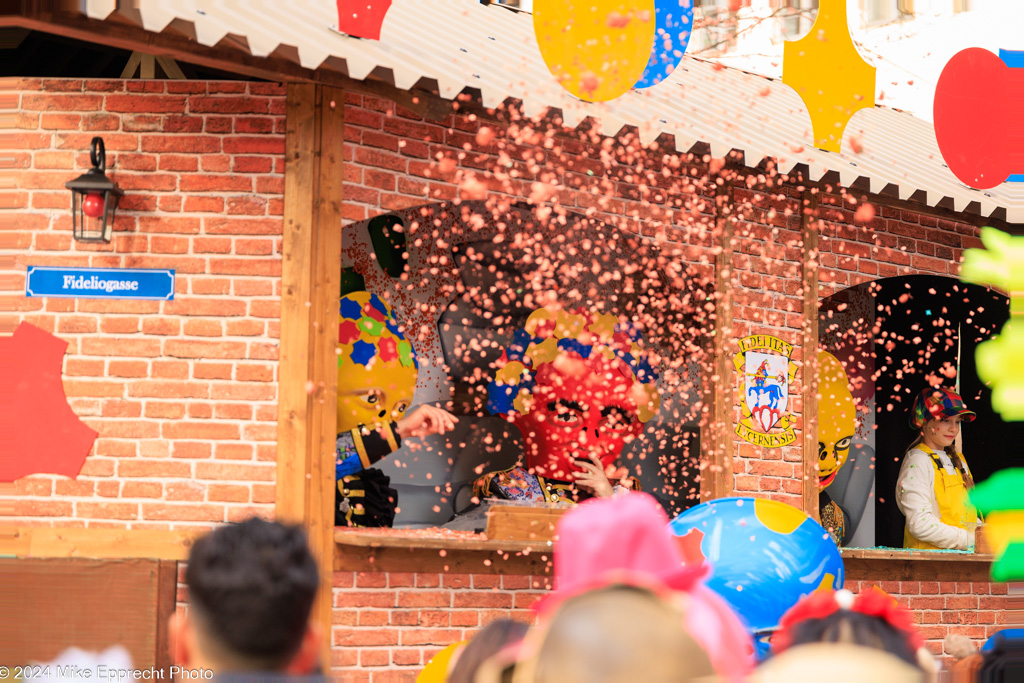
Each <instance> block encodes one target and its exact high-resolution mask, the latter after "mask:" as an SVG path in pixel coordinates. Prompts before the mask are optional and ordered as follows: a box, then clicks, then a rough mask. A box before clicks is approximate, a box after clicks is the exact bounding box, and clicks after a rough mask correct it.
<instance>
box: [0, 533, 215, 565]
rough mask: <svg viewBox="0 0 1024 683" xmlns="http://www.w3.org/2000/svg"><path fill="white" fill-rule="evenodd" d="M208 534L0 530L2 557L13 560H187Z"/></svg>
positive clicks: (0, 553)
mask: <svg viewBox="0 0 1024 683" xmlns="http://www.w3.org/2000/svg"><path fill="white" fill-rule="evenodd" d="M205 533H206V532H205V531H157V530H150V529H74V528H60V527H58V528H51V527H3V528H0V555H9V556H12V557H37V558H43V557H83V558H91V559H125V558H142V559H153V560H187V559H188V553H189V550H190V549H191V548H192V544H193V543H194V542H195V540H196V539H197V538H199V537H200V536H202V535H204V534H205Z"/></svg>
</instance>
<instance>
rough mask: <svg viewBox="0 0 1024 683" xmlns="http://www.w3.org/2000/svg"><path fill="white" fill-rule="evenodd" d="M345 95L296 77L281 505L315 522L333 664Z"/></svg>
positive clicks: (292, 517)
mask: <svg viewBox="0 0 1024 683" xmlns="http://www.w3.org/2000/svg"><path fill="white" fill-rule="evenodd" d="M343 103H344V96H343V93H342V92H341V90H339V89H337V88H329V87H325V86H319V85H313V84H308V83H290V84H289V85H288V93H287V103H286V133H285V198H284V245H283V254H282V256H283V265H282V274H281V279H282V290H281V360H280V364H279V367H280V374H279V390H278V396H279V398H278V446H277V498H276V513H277V519H278V520H280V521H282V522H288V523H293V524H298V523H301V524H302V525H303V526H304V527H305V528H306V531H307V533H308V535H309V544H310V547H311V549H312V550H313V554H314V556H315V557H316V558H317V562H318V563H319V565H320V582H321V590H320V593H319V594H318V596H317V600H316V603H315V604H314V608H313V620H314V622H315V623H317V624H319V625H320V627H321V628H322V629H323V634H324V648H323V653H324V666H325V667H329V666H330V658H329V655H330V632H331V584H332V571H333V565H334V440H335V414H336V412H337V379H338V377H337V367H338V366H337V356H336V353H335V349H336V347H337V344H338V325H337V318H338V310H337V307H338V304H337V301H338V293H339V292H340V289H341V189H342V187H341V185H342V160H341V150H342V140H343V135H344V130H343V123H344V121H343V111H344V109H343Z"/></svg>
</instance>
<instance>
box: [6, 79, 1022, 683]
mask: <svg viewBox="0 0 1024 683" xmlns="http://www.w3.org/2000/svg"><path fill="white" fill-rule="evenodd" d="M0 98H2V101H3V102H4V103H5V105H4V108H5V109H8V110H10V111H11V112H12V113H13V114H14V115H15V116H16V117H17V127H18V130H17V131H16V132H15V134H14V135H13V136H12V138H11V139H12V144H11V148H12V149H13V150H14V152H13V158H14V162H15V167H16V171H17V172H16V175H15V183H16V186H15V189H13V190H7V191H3V192H2V196H3V203H4V204H3V205H4V207H5V208H9V209H12V210H13V213H14V216H15V220H14V221H13V224H12V225H10V226H9V227H5V229H4V230H3V231H0V290H2V291H0V324H2V325H3V330H2V333H5V334H7V333H10V331H12V330H13V328H14V327H15V326H16V325H17V324H18V323H19V322H20V321H26V322H30V323H32V324H34V325H38V326H39V327H42V328H43V329H46V330H48V331H50V332H52V333H54V334H56V335H57V336H59V337H60V338H62V339H64V340H65V341H67V342H69V348H68V353H67V356H66V359H65V366H64V376H65V389H66V392H67V395H68V398H69V402H70V404H71V405H72V407H73V408H74V409H75V411H76V413H77V414H78V415H79V416H81V417H82V419H83V420H84V421H85V422H86V423H87V424H89V425H90V426H91V427H93V428H95V429H97V430H98V431H99V432H100V438H99V439H98V440H97V442H96V445H95V447H94V449H93V452H92V453H91V454H90V457H89V458H88V460H87V461H86V464H85V467H84V469H83V471H82V474H81V476H79V477H78V478H77V479H76V480H68V479H66V478H63V477H54V476H47V475H39V476H33V477H27V478H25V479H23V480H20V481H19V482H17V483H16V484H15V486H14V487H13V491H9V490H7V489H0V502H4V503H8V504H10V503H13V508H14V518H13V519H10V520H7V522H8V523H12V522H13V523H17V524H25V525H44V526H88V527H93V528H96V527H108V526H109V527H124V526H129V527H131V528H139V529H167V528H172V529H181V528H188V527H194V526H209V525H211V524H215V523H221V522H230V521H235V520H238V519H242V518H244V517H246V516H248V515H251V514H259V515H265V516H271V515H272V514H273V504H274V481H275V440H276V422H275V420H276V414H277V413H276V411H277V404H276V399H277V381H278V374H277V368H278V365H277V357H278V356H277V354H278V343H277V340H278V339H279V337H280V329H279V314H280V294H281V277H280V275H281V243H282V240H281V234H282V214H283V197H282V193H283V187H284V178H283V172H284V157H283V152H284V103H285V99H284V87H283V86H280V85H276V84H264V83H240V82H223V83H222V82H194V81H180V82H175V81H84V82H83V81H81V80H76V81H38V80H23V81H17V82H14V83H13V84H12V87H11V88H9V89H7V90H5V91H3V92H2V93H0ZM345 107H346V110H345V117H346V130H345V137H346V145H345V149H344V160H345V162H346V163H345V171H344V172H345V186H344V198H343V199H344V203H343V214H344V217H345V218H346V219H349V220H362V219H365V218H367V217H370V216H372V215H376V214H379V213H382V212H387V211H389V210H394V209H399V208H405V207H409V206H416V205H420V204H424V203H428V202H431V201H440V200H445V199H453V198H455V197H456V196H458V194H459V192H460V184H459V183H460V182H463V181H464V178H465V174H468V173H476V174H478V178H479V180H480V181H482V182H484V183H486V185H487V187H488V188H489V189H490V190H491V193H492V196H495V195H504V196H506V197H508V198H509V199H512V198H515V199H525V198H528V197H530V196H531V194H534V195H536V194H537V193H543V192H544V191H545V188H544V187H543V185H542V184H543V183H553V184H557V185H559V186H560V187H559V189H558V190H557V192H556V193H555V195H554V196H556V197H557V199H558V201H559V202H560V203H561V204H562V205H563V206H566V207H567V208H570V209H572V210H574V211H578V212H581V213H587V214H588V215H594V216H596V217H599V218H601V219H602V220H605V221H606V222H609V223H612V224H615V225H617V226H619V227H620V228H623V229H626V230H633V231H638V232H643V233H644V234H647V235H658V236H661V237H663V238H664V239H668V240H680V239H683V238H684V236H686V234H687V233H686V232H685V231H683V230H681V229H680V228H679V227H678V226H679V225H685V224H690V223H693V222H695V221H696V222H698V223H699V222H705V223H707V222H708V220H709V216H710V214H711V211H712V208H713V203H712V201H711V200H710V198H709V195H708V193H707V191H706V188H705V189H702V188H697V187H694V188H691V189H690V191H689V192H686V191H681V188H682V189H683V190H685V189H686V188H685V187H684V186H680V184H679V182H678V176H679V175H681V174H687V173H690V174H691V176H692V175H693V174H694V173H695V174H696V175H697V176H699V177H703V176H704V175H706V173H707V169H708V164H707V163H705V162H704V161H703V160H702V159H700V158H697V159H687V158H685V157H684V159H683V160H682V161H681V162H680V161H679V160H678V159H676V160H673V159H672V158H671V155H672V154H673V152H671V150H670V148H669V146H665V147H664V148H658V149H653V150H649V151H646V152H643V153H642V154H639V156H642V157H643V162H644V163H643V170H640V171H638V170H636V167H635V164H634V165H631V164H630V162H629V160H628V159H624V158H623V159H619V160H617V161H616V162H615V163H614V164H612V165H611V168H610V169H609V168H608V167H606V164H605V163H604V162H602V161H601V158H600V157H601V151H602V139H601V138H597V137H594V138H593V139H592V140H591V141H580V139H579V138H578V136H573V137H557V136H555V137H552V136H545V134H544V133H543V132H540V133H536V134H535V135H533V136H532V137H531V136H530V135H524V134H522V132H521V131H520V132H519V133H518V134H516V135H515V136H514V137H516V140H514V141H512V142H511V143H510V144H508V145H507V146H506V148H505V149H504V150H502V149H499V145H500V143H501V141H502V140H503V139H505V137H506V135H508V136H512V134H509V133H507V132H506V130H507V129H506V127H505V126H502V125H498V124H494V123H488V124H487V125H488V127H489V128H490V129H491V131H492V132H493V134H494V135H493V139H488V138H489V137H490V136H489V135H488V136H483V137H481V136H478V129H479V128H480V126H481V124H480V122H479V121H477V120H475V117H472V116H464V115H456V116H451V117H449V118H448V119H446V120H445V121H443V122H440V123H434V122H429V121H426V120H424V119H423V118H422V117H418V116H416V115H415V114H413V113H412V112H409V111H406V110H404V109H402V108H401V107H398V106H396V105H395V104H394V103H392V102H389V101H387V100H382V99H377V98H372V97H369V96H363V95H358V94H350V95H348V96H347V99H346V102H345ZM93 135H102V136H103V138H104V141H105V143H106V148H107V152H108V169H109V175H110V176H111V177H112V178H113V179H114V180H116V181H117V182H118V183H119V184H120V185H121V187H122V188H123V189H124V190H125V191H126V197H125V201H124V203H123V204H122V208H121V210H120V211H119V215H118V222H117V226H116V232H115V239H114V241H113V242H112V244H110V245H88V244H81V243H75V242H73V241H72V238H71V217H70V211H69V210H68V206H69V197H68V195H69V193H68V191H67V190H65V189H64V186H63V185H64V182H66V181H67V180H69V179H70V178H72V177H74V176H75V175H77V174H78V173H81V172H82V169H83V168H85V167H86V166H87V164H88V159H87V157H88V155H87V152H86V150H87V148H88V143H89V140H90V139H91V137H92V136H93ZM549 138H550V139H549ZM438 155H440V156H441V157H445V158H449V159H453V160H455V164H454V165H452V166H450V167H449V166H447V165H445V166H442V165H439V164H438V163H437V162H438ZM499 162H501V163H500V164H499ZM496 168H501V169H504V171H502V174H501V177H499V176H497V175H496V174H495V173H493V172H492V170H493V169H496ZM460 173H461V174H463V175H462V176H461V178H462V180H460V176H459V175H458V174H460ZM754 179H755V181H756V176H754ZM743 182H744V181H742V180H740V181H737V187H736V189H735V191H734V201H735V205H736V206H737V207H739V206H741V205H742V206H743V208H742V209H741V210H740V218H741V221H740V223H739V224H738V225H737V228H736V237H737V240H736V244H735V256H734V259H733V266H734V270H735V275H734V277H735V278H736V280H737V284H738V285H740V286H738V287H736V288H735V291H734V294H735V299H736V308H735V316H736V321H735V330H734V334H735V336H737V337H738V336H743V335H747V334H751V333H753V332H767V333H772V334H776V335H778V336H782V337H784V338H786V339H789V340H797V341H798V340H799V335H800V325H801V315H800V306H801V298H800V296H801V295H800V258H801V249H800V217H799V216H800V206H799V201H798V195H797V193H796V191H795V189H793V188H792V187H785V188H782V189H779V188H775V189H774V190H769V191H765V190H762V189H758V188H757V187H754V186H749V187H748V186H746V185H744V184H743ZM538 184H541V185H538ZM837 191H838V190H837ZM821 203H822V206H823V209H822V218H823V219H824V220H825V223H824V225H823V228H822V230H821V233H820V248H821V258H820V266H821V268H820V271H819V276H820V279H821V283H822V284H821V290H822V296H827V295H829V294H831V293H832V292H834V291H837V290H839V289H842V288H844V287H847V286H851V285H854V284H858V283H862V282H866V281H868V280H872V279H875V278H879V277H888V276H893V275H903V274H911V273H933V274H942V275H947V274H949V275H955V274H956V272H957V268H958V265H957V264H958V262H959V260H960V257H961V254H962V250H963V249H964V248H966V247H969V246H976V245H978V244H979V242H978V239H977V226H975V225H973V224H970V223H966V222H958V221H956V220H954V219H955V216H954V215H952V214H947V213H945V212H943V211H939V210H926V209H924V210H920V211H919V210H916V209H915V208H914V207H913V206H912V205H910V204H907V203H902V204H900V203H896V202H881V201H879V202H877V214H876V215H875V216H874V217H873V218H871V219H870V220H869V221H867V222H866V223H865V224H858V223H857V222H855V221H854V213H855V211H856V205H855V204H854V202H853V201H852V199H851V198H849V197H843V196H840V195H839V194H833V195H825V196H823V197H822V199H821ZM830 203H831V206H828V205H829V204H830ZM688 239H689V240H690V242H689V244H690V248H689V249H688V254H689V255H690V256H691V258H692V261H693V262H694V264H695V265H696V266H697V268H698V270H699V271H700V272H701V273H702V274H704V275H707V276H712V275H713V269H712V265H711V264H713V263H714V256H713V252H712V244H711V237H710V230H709V231H707V233H706V234H703V233H702V234H701V235H697V234H696V233H694V234H693V235H691V236H690V237H689V238H688ZM29 264H33V265H57V264H59V265H80V266H105V267H145V268H174V269H175V270H176V272H177V292H176V295H175V300H174V301H173V302H166V303H161V302H131V303H130V302H116V301H105V300H88V299H81V300H62V299H47V300H43V299H34V298H26V297H25V296H24V277H25V267H26V265H29ZM797 355H799V351H797ZM797 395H798V394H797ZM796 408H797V410H798V409H799V401H797V406H796ZM737 448H738V455H739V456H740V457H738V458H736V460H735V465H734V469H735V474H736V479H735V485H736V489H737V490H738V491H740V492H743V493H745V494H751V495H761V496H769V497H772V498H776V499H780V500H783V501H786V502H791V503H799V497H800V491H801V470H800V451H799V448H797V447H790V448H784V449H762V448H758V447H755V446H752V445H749V444H745V443H738V445H737ZM542 581H543V580H542V579H532V578H530V577H521V576H505V577H497V576H494V575H489V574H474V575H472V576H470V575H453V574H437V573H420V574H397V573H391V574H386V573H366V574H363V573H360V574H354V573H352V572H337V573H336V574H335V578H334V605H335V609H334V614H333V622H334V629H333V633H332V643H333V644H334V648H333V651H332V667H334V668H335V669H336V670H338V671H342V670H344V671H350V670H353V669H354V670H356V671H354V672H352V679H353V680H375V681H376V680H413V679H414V677H415V672H416V671H417V670H418V668H419V667H421V666H422V665H423V664H424V663H425V662H426V661H428V660H429V658H430V657H431V656H432V654H433V653H434V652H436V651H437V650H438V649H440V648H441V647H443V646H445V645H447V644H449V643H451V642H455V641H457V640H460V639H463V638H465V637H468V636H469V635H471V634H472V632H473V631H474V630H475V629H476V628H478V627H479V626H481V625H482V624H484V623H486V622H487V621H488V620H490V619H493V618H495V617H498V616H512V617H515V618H519V617H523V618H529V616H528V614H529V613H528V612H527V611H526V610H527V609H528V607H529V605H530V604H531V603H532V601H533V600H534V599H535V598H536V596H537V595H538V594H539V593H540V590H541V586H542ZM877 581H878V582H880V583H881V585H882V587H883V588H884V589H886V590H888V591H890V592H891V593H893V594H894V595H896V596H897V597H899V598H900V599H901V601H904V602H905V603H906V604H908V605H909V606H910V607H911V608H912V609H913V610H914V611H915V613H916V615H917V618H918V621H919V622H920V623H921V625H922V627H923V628H924V629H925V635H926V637H927V638H928V639H929V641H930V643H931V646H932V647H933V649H935V650H936V651H941V644H940V641H941V639H942V638H943V637H944V636H945V635H946V634H947V633H948V632H958V633H964V634H966V635H968V636H970V637H972V638H975V639H978V640H981V639H984V638H985V637H987V636H988V635H990V634H991V633H992V632H994V631H995V630H996V629H997V628H998V626H999V625H1001V624H1002V623H1004V621H1005V616H1006V609H1007V597H1006V586H1005V585H999V584H988V583H973V584H971V583H935V582H917V581H904V582H888V581H887V577H885V576H878V577H877ZM851 583H855V584H856V583H857V582H851ZM535 584H536V585H535ZM852 587H853V588H855V589H856V588H859V585H854V586H852ZM180 598H181V599H183V600H184V598H185V596H184V595H181V596H180Z"/></svg>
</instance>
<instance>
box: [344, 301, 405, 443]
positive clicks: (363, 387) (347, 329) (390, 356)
mask: <svg viewBox="0 0 1024 683" xmlns="http://www.w3.org/2000/svg"><path fill="white" fill-rule="evenodd" d="M338 351H339V353H338V427H337V429H338V431H339V432H343V431H349V430H351V429H355V428H356V427H358V426H360V425H367V426H372V425H375V424H381V423H387V422H391V421H397V420H399V419H401V417H402V415H403V414H404V413H405V409H406V408H407V407H408V406H409V404H410V403H411V402H412V395H413V392H414V391H415V389H416V376H417V374H418V372H419V370H418V368H419V365H418V364H417V362H416V353H415V352H414V351H413V348H412V344H410V343H409V341H408V340H407V339H406V338H405V335H404V334H402V332H401V330H399V328H398V321H397V320H395V317H394V315H393V314H392V313H391V310H390V309H389V308H388V307H387V304H385V303H384V302H383V301H382V300H381V299H380V297H378V296H377V295H376V294H371V293H369V292H352V293H350V294H346V295H345V296H343V297H341V301H340V306H339V326H338Z"/></svg>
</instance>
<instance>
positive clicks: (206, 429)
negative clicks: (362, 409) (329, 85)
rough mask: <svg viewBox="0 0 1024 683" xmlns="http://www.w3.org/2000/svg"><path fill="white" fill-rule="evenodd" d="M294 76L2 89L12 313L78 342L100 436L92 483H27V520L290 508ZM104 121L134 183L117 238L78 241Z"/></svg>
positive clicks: (76, 394) (77, 384)
mask: <svg viewBox="0 0 1024 683" xmlns="http://www.w3.org/2000/svg"><path fill="white" fill-rule="evenodd" d="M283 92H284V89H283V87H282V86H280V85H275V84H262V83H251V84H247V83H227V82H225V83H206V82H162V81H149V82H146V81H89V82H82V81H21V82H18V83H16V85H15V88H14V89H13V90H10V91H8V92H6V93H5V98H6V99H7V102H8V104H7V107H8V108H10V109H12V110H14V111H15V112H16V115H17V119H18V128H19V130H18V132H17V133H15V135H14V136H13V139H12V147H11V148H12V149H14V150H15V152H14V161H15V166H16V168H17V173H16V175H15V179H16V189H14V190H13V191H8V192H5V193H4V196H5V199H4V204H5V207H6V208H9V209H13V210H14V211H15V212H16V215H17V218H16V220H15V221H14V222H13V224H12V225H11V226H10V227H9V228H8V229H6V230H5V231H4V232H2V233H0V240H3V243H0V250H2V251H0V253H2V254H4V256H0V270H2V272H3V276H4V277H3V283H4V286H3V290H4V291H3V292H0V311H2V312H3V313H0V315H2V316H3V320H4V327H5V330H6V333H10V331H12V330H13V328H14V327H15V326H16V325H17V324H18V323H19V322H21V321H25V322H29V323H32V324H33V325H36V326H38V327H41V328H43V329H45V330H47V331H49V332H51V333H53V334H56V335H57V336H59V337H60V338H61V339H63V340H65V341H67V342H68V343H69V346H68V351H67V354H66V356H65V364H64V388H65V391H66V393H67V395H68V401H69V403H70V404H71V406H72V408H73V409H74V410H75V412H76V413H77V414H78V415H79V416H80V417H81V418H82V420H83V421H84V422H85V423H86V424H88V425H89V426H90V427H92V428H94V429H96V430H98V431H99V433H100V436H99V438H98V439H97V441H96V444H95V446H94V448H93V451H92V453H91V454H90V456H89V458H88V459H87V460H86V463H85V466H84V468H83V470H82V474H81V476H79V477H78V478H77V479H75V480H68V479H66V478H63V477H54V476H33V477H27V478H25V479H22V480H20V481H18V482H17V483H16V484H15V490H14V493H15V495H14V498H13V502H14V515H15V519H14V520H12V521H14V522H17V523H21V522H30V523H32V524H36V525H54V526H89V527H94V528H95V527H101V526H122V527H123V526H126V525H127V526H129V527H130V528H135V529H159V528H163V529H167V528H173V529H181V528H184V527H188V526H193V525H203V526H206V525H209V524H210V523H216V522H230V521H235V520H239V519H244V518H245V517H248V516H250V515H253V514H259V515H265V516H269V515H272V514H273V503H274V478H275V464H274V463H275V451H276V446H275V441H276V436H277V432H276V419H277V403H276V399H277V384H276V381H277V357H278V343H277V340H278V338H279V337H280V329H279V316H280V289H281V279H280V275H281V215H282V213H283V208H282V207H283V203H282V201H283V200H282V194H283V191H284V176H283V172H284V159H283V154H284V128H283V126H284V117H283V112H284V97H283ZM94 135H100V136H102V137H103V139H104V143H105V145H106V149H107V167H108V174H109V176H110V177H111V178H112V179H113V180H115V181H116V182H117V183H119V184H120V186H121V187H122V188H123V189H124V190H125V198H124V201H123V202H122V205H121V208H120V209H119V211H118V216H117V224H116V226H115V233H114V235H115V237H114V240H113V241H112V242H111V244H109V245H96V244H84V243H75V242H74V241H73V240H72V237H71V212H70V211H69V202H70V200H69V196H70V193H69V192H68V190H66V189H64V183H65V182H66V181H67V180H70V179H71V178H73V177H74V176H75V175H77V174H78V173H81V172H82V169H84V168H87V167H88V163H89V162H88V152H87V150H88V147H89V141H90V140H91V139H92V137H93V136H94ZM27 265H63V266H92V267H126V268H130V267H142V268H173V269H174V270H175V271H176V292H175V298H174V301H170V302H157V301H113V300H103V299H78V300H74V299H38V298H26V297H25V294H24V291H25V282H24V278H25V267H26V266H27ZM12 313H13V316H11V314H12ZM5 497H7V496H6V495H5Z"/></svg>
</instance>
